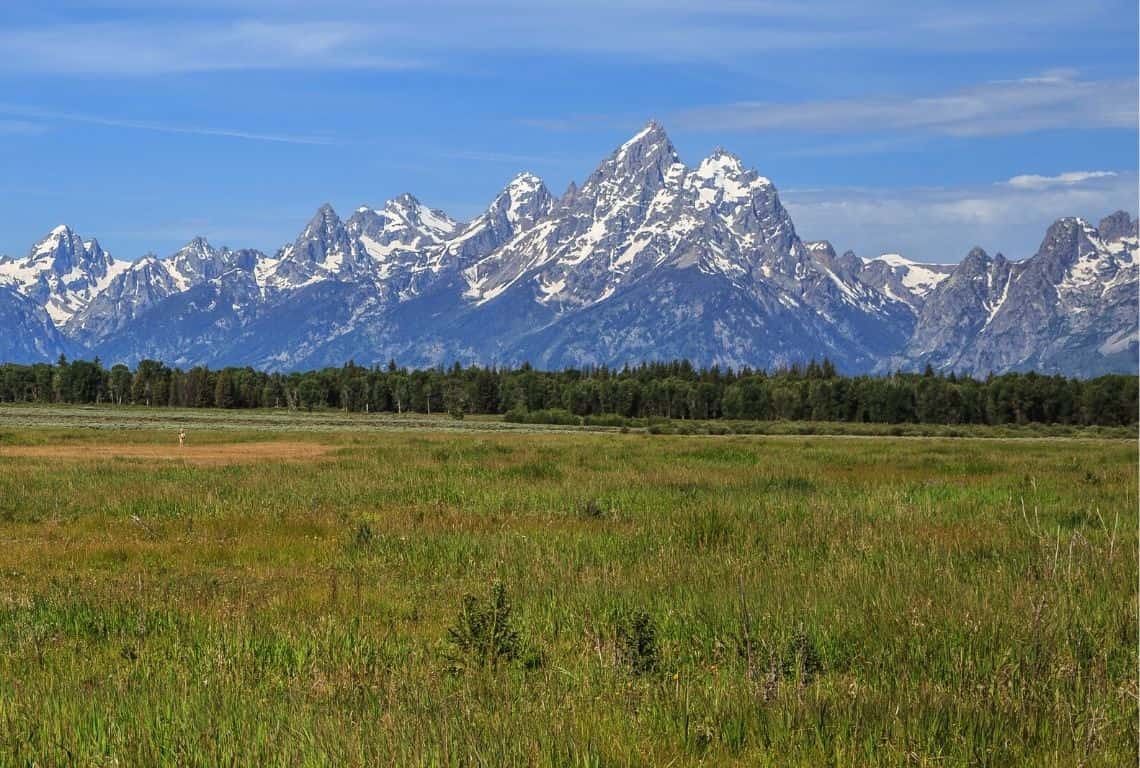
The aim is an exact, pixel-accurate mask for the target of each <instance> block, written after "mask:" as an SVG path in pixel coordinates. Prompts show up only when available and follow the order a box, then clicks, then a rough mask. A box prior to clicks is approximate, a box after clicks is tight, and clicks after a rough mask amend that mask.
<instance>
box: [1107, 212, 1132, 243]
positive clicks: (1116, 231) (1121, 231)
mask: <svg viewBox="0 0 1140 768" xmlns="http://www.w3.org/2000/svg"><path fill="white" fill-rule="evenodd" d="M1096 228H1097V231H1098V232H1100V236H1101V239H1103V240H1104V241H1105V242H1106V243H1110V242H1115V241H1117V240H1122V239H1123V238H1126V237H1137V236H1138V234H1140V222H1138V221H1134V220H1133V218H1132V216H1131V215H1129V213H1128V212H1127V211H1115V212H1113V213H1110V214H1109V215H1108V216H1105V217H1104V218H1103V219H1101V220H1100V223H1099V224H1097V225H1096Z"/></svg>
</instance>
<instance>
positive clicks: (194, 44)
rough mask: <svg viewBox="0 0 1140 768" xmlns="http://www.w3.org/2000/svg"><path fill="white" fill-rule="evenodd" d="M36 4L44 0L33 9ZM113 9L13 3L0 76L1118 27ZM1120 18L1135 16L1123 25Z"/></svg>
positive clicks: (1063, 8)
mask: <svg viewBox="0 0 1140 768" xmlns="http://www.w3.org/2000/svg"><path fill="white" fill-rule="evenodd" d="M48 4H49V5H50V3H48ZM91 5H92V6H95V7H96V8H98V7H100V6H102V7H103V10H104V11H105V12H106V10H107V9H108V8H110V9H113V10H114V12H115V14H114V17H113V19H114V20H108V21H102V22H84V23H59V22H58V20H57V19H58V18H59V16H58V15H57V14H51V13H50V12H49V13H46V14H45V13H37V12H36V11H35V10H24V9H21V10H19V11H15V12H14V14H13V15H14V18H13V19H12V20H11V21H6V23H5V28H4V29H2V30H0V66H2V67H3V68H4V69H5V70H7V71H10V72H45V73H57V74H79V75H86V76H91V75H96V76H141V75H161V74H169V73H174V72H204V71H233V70H257V69H311V70H347V69H402V68H408V67H425V66H437V65H439V64H440V63H441V62H443V61H447V60H449V59H451V58H453V57H455V56H465V57H466V60H467V61H468V63H470V61H472V60H473V56H472V54H486V53H500V52H510V53H519V52H528V53H541V54H544V55H550V54H591V53H593V54H603V55H607V56H615V57H623V58H642V59H657V60H670V61H706V62H708V61H715V62H718V63H719V64H722V65H724V66H726V67H733V66H747V65H744V64H743V63H742V61H741V60H742V59H749V60H754V59H757V58H763V57H766V56H768V57H770V56H774V55H775V56H787V55H795V54H797V53H802V52H819V51H852V50H868V49H873V50H877V51H888V50H893V51H921V52H923V53H924V54H927V53H930V52H933V51H942V52H945V51H955V52H963V51H980V50H1002V51H1007V52H1008V51H1010V50H1018V49H1034V48H1042V47H1049V46H1053V47H1055V46H1056V45H1060V44H1066V43H1068V42H1069V41H1071V40H1072V39H1073V38H1074V37H1077V38H1080V37H1095V36H1097V35H1098V34H1099V35H1100V36H1101V37H1102V38H1103V37H1104V36H1106V35H1109V34H1111V33H1113V32H1114V31H1115V30H1119V28H1120V26H1121V25H1122V24H1125V25H1127V24H1128V22H1129V21H1132V20H1134V18H1135V17H1134V16H1133V17H1132V19H1125V20H1123V21H1122V19H1121V18H1120V17H1119V13H1114V12H1113V10H1114V9H1112V8H1108V9H1106V8H1104V7H1102V6H1103V4H1102V3H1099V2H1092V0H1090V2H1087V3H1086V4H1085V6H1084V7H1083V8H1082V12H1081V13H1080V14H1074V13H1073V11H1072V3H1071V1H1070V0H1038V1H1037V2H1036V3H1034V7H1033V11H1032V13H1026V12H1025V8H1024V3H1019V2H995V1H993V0H991V1H990V2H983V1H982V0H956V1H952V0H924V2H921V3H916V2H899V1H898V0H865V1H864V2H860V3H851V2H848V1H846V0H799V1H798V2H793V1H792V0H755V1H749V0H706V1H705V2H702V3H700V4H696V3H693V2H690V1H688V0H578V2H574V3H554V2H543V1H542V0H539V2H534V0H529V2H528V1H527V0H478V2H475V1H474V0H422V2H418V3H407V2H396V1H395V0H391V1H385V0H325V1H324V2H321V3H319V4H315V3H312V2H311V0H307V1H306V0H233V2H231V1H230V0H202V1H201V2H189V1H188V0H170V1H165V2H162V1H159V0H149V1H144V0H115V2H111V3H98V2H95V3H91ZM1133 26H1134V23H1133Z"/></svg>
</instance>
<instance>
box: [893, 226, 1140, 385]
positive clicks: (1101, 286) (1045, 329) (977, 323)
mask: <svg viewBox="0 0 1140 768" xmlns="http://www.w3.org/2000/svg"><path fill="white" fill-rule="evenodd" d="M1137 243H1138V241H1137V224H1136V222H1134V221H1132V220H1131V218H1130V217H1129V216H1128V214H1127V213H1124V212H1117V213H1115V214H1113V215H1112V216H1109V217H1107V218H1105V219H1103V220H1102V221H1101V222H1100V225H1099V226H1097V227H1093V226H1092V225H1090V224H1089V223H1088V222H1086V221H1084V220H1082V219H1077V218H1067V219H1060V220H1059V221H1057V222H1056V223H1054V224H1053V226H1051V227H1050V228H1049V231H1048V232H1047V233H1046V235H1045V239H1044V241H1043V242H1042V243H1041V247H1040V248H1039V249H1038V251H1037V253H1036V254H1035V255H1034V256H1033V257H1032V258H1030V259H1026V260H1025V261H1021V262H1010V261H1007V260H1006V259H1005V258H1004V257H1003V256H1002V255H1001V254H998V255H997V256H994V257H992V258H991V257H990V256H989V255H987V254H986V252H985V251H983V250H981V249H975V250H973V251H971V252H970V254H969V255H968V256H967V257H966V259H965V260H964V261H963V262H962V263H961V264H959V265H958V266H957V267H955V268H954V269H953V271H951V273H950V274H949V275H948V276H947V277H946V278H945V279H944V280H942V281H941V282H940V283H939V284H938V285H937V286H936V287H935V288H934V290H932V291H931V292H930V294H929V296H928V298H927V300H926V302H925V304H924V305H923V306H922V308H921V310H920V311H919V313H918V322H917V324H916V326H915V332H914V335H913V336H912V337H911V339H910V341H909V342H908V343H907V346H906V348H905V349H904V351H903V352H902V354H901V355H900V356H899V358H898V359H897V361H896V362H900V363H906V364H908V365H914V364H925V363H930V364H932V365H933V366H934V367H935V368H940V369H951V370H965V371H973V372H984V371H991V370H992V371H1005V370H1030V369H1033V370H1038V371H1043V372H1049V373H1069V372H1080V373H1082V374H1084V375H1093V374H1097V373H1103V372H1106V371H1115V370H1124V371H1135V370H1136V367H1137V341H1138V340H1140V337H1138V333H1137V279H1138V275H1137V264H1138V260H1140V259H1138V257H1140V248H1138V245H1137Z"/></svg>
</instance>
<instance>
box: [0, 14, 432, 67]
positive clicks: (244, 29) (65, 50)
mask: <svg viewBox="0 0 1140 768" xmlns="http://www.w3.org/2000/svg"><path fill="white" fill-rule="evenodd" d="M399 31H400V30H398V29H389V28H387V27H384V26H383V25H377V24H363V25H360V24H353V23H350V22H347V21H321V20H318V21H304V22H301V21H262V20H249V19H237V20H227V19H222V20H215V21H210V22H186V21H183V20H174V19H171V20H164V21H115V22H95V23H77V24H54V25H50V26H36V27H15V26H12V27H8V28H6V29H2V30H0V67H3V68H4V69H5V70H8V71H11V72H40V73H47V74H80V75H111V76H138V75H146V76H152V75H167V74H172V73H184V72H213V71H233V70H258V69H260V70H271V69H403V68H409V67H415V66H419V63H418V62H416V61H413V60H411V59H404V58H400V57H395V56H389V55H386V54H384V53H381V51H383V50H389V49H388V48H386V47H383V46H381V45H379V43H381V42H383V40H384V38H385V37H395V36H397V35H398V34H399Z"/></svg>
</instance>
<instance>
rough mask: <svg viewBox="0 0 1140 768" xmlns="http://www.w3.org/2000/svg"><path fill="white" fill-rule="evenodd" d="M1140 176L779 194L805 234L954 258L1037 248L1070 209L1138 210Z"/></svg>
mask: <svg viewBox="0 0 1140 768" xmlns="http://www.w3.org/2000/svg"><path fill="white" fill-rule="evenodd" d="M1026 175H1027V176H1028V175H1030V174H1026ZM1015 178H1016V177H1015ZM1137 181H1138V179H1137V174H1136V173H1135V172H1116V173H1111V172H1098V173H1096V174H1093V175H1088V176H1087V177H1085V178H1083V179H1079V180H1073V181H1070V182H1067V183H1058V184H1045V185H1036V186H1035V185H1029V186H1017V185H1011V184H1010V183H1009V182H1008V181H1002V182H997V183H994V184H987V185H980V186H971V187H957V188H919V189H874V188H831V189H789V190H784V191H782V192H781V194H780V197H781V199H782V200H783V201H784V203H785V205H786V206H787V208H788V211H789V213H790V214H791V216H792V219H793V221H794V222H795V224H796V230H797V231H798V232H799V234H800V236H801V237H803V238H804V239H806V240H824V239H826V240H830V241H831V242H832V244H833V245H834V246H835V248H836V249H837V250H839V251H843V250H846V249H851V250H854V251H855V252H856V253H858V254H859V255H861V256H873V255H876V254H879V253H889V252H901V253H903V254H905V255H907V256H908V257H911V258H914V259H917V260H919V261H926V262H931V263H956V262H958V261H960V260H961V259H962V257H963V256H965V255H966V253H967V252H968V251H969V250H970V248H972V247H974V246H976V245H977V246H981V247H983V248H985V249H986V250H987V251H989V252H990V253H996V252H1001V253H1004V254H1005V255H1006V256H1007V257H1009V258H1011V259H1023V258H1027V257H1029V256H1032V255H1033V254H1034V253H1035V252H1036V251H1037V247H1038V246H1039V245H1040V243H1041V239H1042V237H1043V236H1044V234H1045V230H1046V229H1047V228H1048V226H1049V225H1050V224H1051V223H1052V222H1053V221H1055V220H1056V219H1058V218H1061V217H1064V216H1082V217H1084V218H1086V219H1088V220H1090V221H1094V222H1095V221H1097V220H1099V219H1100V217H1102V216H1105V215H1107V214H1109V213H1111V212H1112V211H1115V210H1117V209H1124V210H1126V211H1128V212H1129V213H1131V214H1132V215H1133V216H1135V215H1136V213H1137V208H1138V207H1140V201H1138V199H1137Z"/></svg>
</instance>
